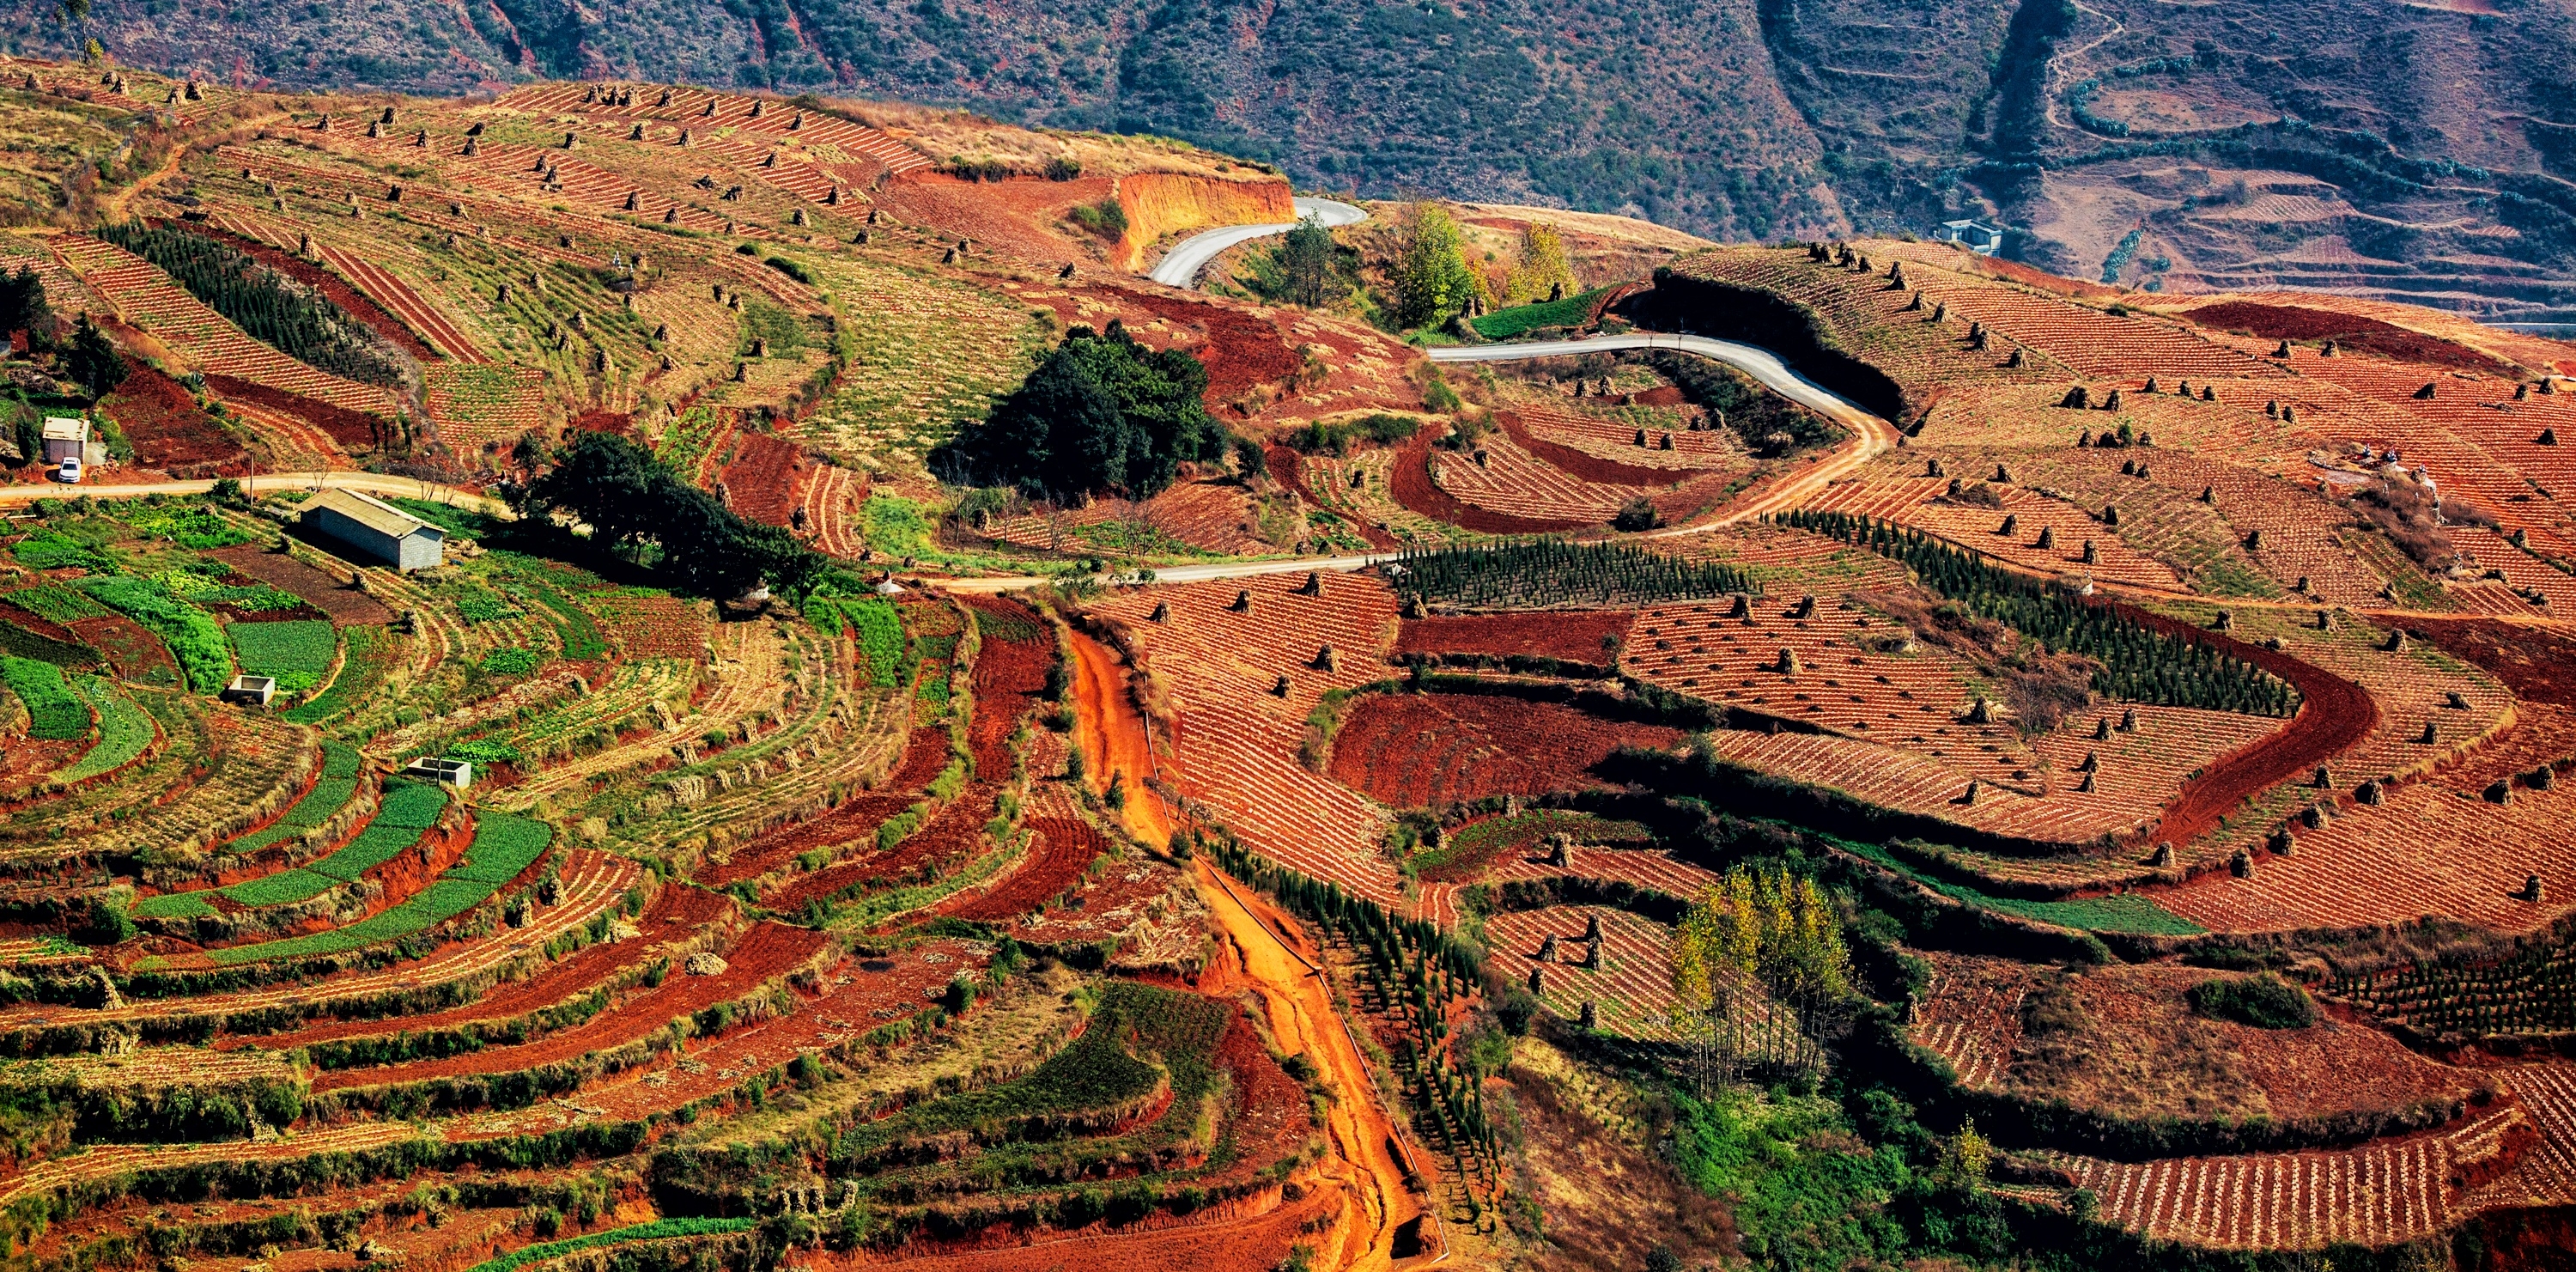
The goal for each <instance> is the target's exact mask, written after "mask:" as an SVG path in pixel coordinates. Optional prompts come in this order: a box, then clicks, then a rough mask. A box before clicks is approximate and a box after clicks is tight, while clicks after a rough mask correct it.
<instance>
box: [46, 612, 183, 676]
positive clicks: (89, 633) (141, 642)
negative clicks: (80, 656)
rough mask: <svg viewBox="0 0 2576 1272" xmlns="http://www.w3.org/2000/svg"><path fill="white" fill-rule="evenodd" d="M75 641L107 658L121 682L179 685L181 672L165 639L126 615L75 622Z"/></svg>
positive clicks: (84, 619) (79, 619)
mask: <svg viewBox="0 0 2576 1272" xmlns="http://www.w3.org/2000/svg"><path fill="white" fill-rule="evenodd" d="M72 631H73V633H74V637H73V638H74V639H75V640H77V641H79V642H80V643H81V644H84V645H87V646H89V647H90V648H92V649H95V650H97V651H99V652H100V653H102V654H105V655H107V661H108V665H109V666H112V667H114V668H116V677H117V679H119V680H131V681H135V682H136V683H138V684H147V685H167V686H170V687H173V688H176V687H177V686H178V684H179V668H178V665H177V664H176V663H173V662H171V661H170V651H169V649H168V648H167V647H166V646H164V645H162V643H161V638H160V637H158V636H155V635H153V634H152V633H151V632H149V631H147V630H145V629H144V626H143V624H141V623H138V622H135V621H134V620H133V619H130V618H127V617H125V616H124V615H122V614H109V615H105V616H103V617H99V618H78V619H74V620H72Z"/></svg>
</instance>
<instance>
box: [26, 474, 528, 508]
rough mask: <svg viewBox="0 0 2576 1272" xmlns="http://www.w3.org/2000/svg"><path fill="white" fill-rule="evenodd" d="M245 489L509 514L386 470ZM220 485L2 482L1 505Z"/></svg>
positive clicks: (299, 477) (268, 481)
mask: <svg viewBox="0 0 2576 1272" xmlns="http://www.w3.org/2000/svg"><path fill="white" fill-rule="evenodd" d="M228 480H232V481H237V482H240V483H241V488H242V493H244V494H252V495H256V494H260V493H263V492H267V491H278V490H358V491H364V492H366V493H368V494H371V495H396V496H400V497H401V498H404V499H427V500H431V501H433V502H437V503H443V504H453V505H455V506H457V507H459V508H470V509H473V510H474V511H477V512H484V513H490V514H492V515H495V516H503V517H506V516H508V515H510V510H509V508H508V507H506V506H505V505H503V504H502V503H501V501H500V500H498V499H491V498H487V497H485V496H483V495H481V494H478V493H476V492H474V491H471V490H467V489H465V488H463V487H461V486H443V485H440V484H439V483H437V482H434V481H415V480H413V479H412V478H409V477H387V476H384V475H383V474H381V473H360V472H307V473H261V474H260V475H258V476H256V477H235V478H230V479H228ZM214 488H215V483H214V482H213V481H211V480H198V481H146V482H127V483H121V484H113V485H100V486H92V485H78V486H64V485H58V484H55V483H52V482H47V483H45V484H44V485H40V486H0V504H11V503H28V502H32V501H34V500H38V499H78V498H80V497H81V496H83V495H87V496H89V497H90V498H93V499H140V498H142V497H143V496H145V495H202V494H205V493H207V492H208V491H211V490H213V489H214Z"/></svg>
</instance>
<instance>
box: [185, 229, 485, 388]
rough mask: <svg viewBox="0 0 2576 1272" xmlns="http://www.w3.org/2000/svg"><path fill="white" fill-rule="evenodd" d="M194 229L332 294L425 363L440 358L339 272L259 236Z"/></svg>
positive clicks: (336, 301)
mask: <svg viewBox="0 0 2576 1272" xmlns="http://www.w3.org/2000/svg"><path fill="white" fill-rule="evenodd" d="M191 229H192V231H193V232H194V233H198V234H203V235H205V236H206V237H208V238H211V239H221V240H222V241H223V243H224V245H225V246H227V247H230V248H233V249H234V250H236V251H239V252H242V253H244V254H245V255H248V256H249V257H251V258H252V259H253V260H256V261H258V262H259V263H260V264H262V265H266V266H267V267H269V268H270V269H273V270H276V271H277V272H278V273H281V274H284V275H286V276H287V277H289V278H292V279H294V280H295V281H297V282H299V283H302V284H304V285H305V286H307V287H310V288H312V289H313V290H315V291H318V292H320V293H322V294H323V295H325V296H328V297H330V298H331V303H333V304H335V305H338V306H339V307H341V308H342V309H346V310H348V311H349V316H350V317H352V318H355V319H357V320H358V321H360V322H362V323H365V324H367V326H369V327H370V328H373V329H374V330H375V332H376V334H377V335H380V336H383V337H384V338H385V339H387V340H390V341H393V342H394V343H395V344H398V345H401V346H402V348H403V352H405V353H408V354H410V355H411V356H413V357H415V358H418V359H420V360H422V361H424V362H435V361H437V360H438V350H436V349H432V348H430V347H429V343H428V342H427V341H425V340H422V339H421V338H420V337H419V336H418V335H417V334H415V333H414V332H413V331H412V329H411V328H409V327H407V326H404V325H403V322H402V320H401V319H399V318H396V317H394V316H393V315H392V314H389V313H386V312H385V311H384V310H383V309H382V308H381V307H379V306H378V305H377V304H376V302H374V301H372V300H369V299H367V297H366V296H365V295H364V294H362V293H361V292H359V291H358V289H356V288H354V287H351V286H350V285H349V284H348V283H347V282H346V281H345V280H343V279H342V278H341V277H340V276H339V275H337V274H334V273H332V272H331V271H329V270H327V269H324V268H322V267H321V266H319V265H316V264H314V263H313V262H311V261H308V260H305V259H303V258H301V257H298V256H296V255H294V254H293V253H290V252H281V251H279V250H277V249H276V248H273V247H270V246H269V245H268V244H266V243H262V242H260V241H259V240H257V239H248V238H243V237H242V236H241V235H238V234H234V233H230V232H228V231H225V230H217V229H210V228H207V227H204V226H194V227H191Z"/></svg>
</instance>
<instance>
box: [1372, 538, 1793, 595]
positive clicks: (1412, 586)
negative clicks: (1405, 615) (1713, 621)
mask: <svg viewBox="0 0 2576 1272" xmlns="http://www.w3.org/2000/svg"><path fill="white" fill-rule="evenodd" d="M1397 564H1398V565H1400V566H1401V567H1402V571H1401V572H1400V573H1396V572H1395V571H1390V573H1395V580H1394V582H1395V587H1396V590H1397V591H1399V592H1402V593H1404V594H1406V595H1407V596H1417V597H1420V598H1422V599H1423V600H1425V601H1439V602H1445V603H1448V604H1453V605H1472V606H1501V607H1520V608H1529V609H1541V608H1545V607H1548V606H1551V605H1565V604H1570V603H1575V602H1583V603H1587V604H1600V605H1640V604H1646V603H1649V602H1653V601H1674V600H1687V599H1690V598H1692V597H1700V596H1724V595H1726V594H1728V593H1730V592H1750V591H1753V590H1755V589H1754V588H1753V585H1752V584H1751V582H1749V581H1748V580H1747V579H1746V578H1745V577H1744V575H1743V573H1742V572H1741V571H1738V570H1736V569H1734V568H1733V567H1730V566H1724V565H1716V564H1712V563H1708V562H1702V561H1682V560H1677V559H1675V558H1672V557H1667V556H1657V555H1655V554H1654V553H1652V552H1647V551H1644V550H1642V549H1639V548H1632V547H1628V546H1625V545H1623V544H1615V543H1566V542H1563V541H1561V540H1556V539H1531V540H1526V541H1523V542H1518V543H1508V544H1504V545H1502V546H1500V547H1491V548H1431V549H1416V550H1413V551H1409V552H1406V553H1405V554H1404V556H1403V557H1402V558H1400V559H1399V560H1398V561H1397Z"/></svg>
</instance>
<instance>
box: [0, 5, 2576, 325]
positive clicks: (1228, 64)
mask: <svg viewBox="0 0 2576 1272" xmlns="http://www.w3.org/2000/svg"><path fill="white" fill-rule="evenodd" d="M308 10H309V11H308ZM2568 16H2569V15H2568V6H2567V4H2566V3H2564V2H2563V0H2505V2H2504V3H2502V4H2495V5H2490V4H2488V3H2486V2H2485V0H2458V3H2455V4H2447V5H2436V4H2398V3H2390V2H2389V0H2315V2H2313V3H2305V4H2299V5H2288V6H2273V7H2269V8H2258V9H2253V10H2238V9H2235V8H2226V9H2221V8H2219V7H2215V6H2193V5H2172V4H2149V3H2145V2H2144V0H2105V3H2102V4H2098V5H2085V6H2080V7H2079V6H2075V5H2071V4H2066V3H2064V0H2027V2H2026V3H2022V4H2018V5H2016V4H2012V3H2004V2H2000V0H1980V2H1978V3H1971V4H1966V5H1947V6H1940V7H1934V6H1931V5H1928V4H1907V5H1890V4H1884V3H1871V4H1859V3H1855V2H1854V0H1753V2H1752V3H1746V2H1745V0H1727V2H1726V3H1720V4H1714V5H1703V4H1689V5H1685V4H1682V3H1679V2H1678V0H1644V2H1642V3H1634V4H1625V5H1615V6H1614V5H1611V4H1609V3H1607V0H1585V2H1583V3H1576V4H1570V5H1539V4H1535V3H1530V2H1529V0H1494V2H1492V3H1480V4H1473V5H1460V6H1457V7H1455V8H1451V7H1448V6H1440V5H1432V6H1404V5H1380V4H1375V3H1370V2H1368V0H1316V2H1315V3H1309V4H1302V5H1294V6H1265V5H1244V4H1217V5H1201V6H1181V5H1153V4H1145V3H1140V2H1137V0H1101V2H1100V3H1096V4H1091V5H1084V6H1057V5H1037V4H1031V3H1027V2H1026V0H1004V2H1002V3H997V4H992V5H984V6H971V7H970V6H952V5H945V4H942V3H939V0H925V2H924V3H920V4H915V5H905V6H875V5H859V4H856V3H852V2H851V0H759V2H758V3H749V4H746V3H741V2H740V0H731V2H727V3H719V2H718V0H675V2H674V3H668V4H659V5H653V6H649V7H619V6H604V7H596V8H594V7H589V6H578V5H573V4H569V3H566V2H565V0H495V2H494V3H492V4H488V5H480V6H456V5H447V4H439V3H430V2H429V0H391V2H390V3H387V4H383V5H379V6H374V7H372V8H370V9H369V10H367V11H365V12H355V11H345V12H344V11H339V10H331V11H325V10H324V9H323V8H322V7H321V6H305V5H300V4H291V3H287V2H286V0H239V2H238V3H234V4H232V5H230V6H228V7H227V8H225V9H223V10H220V11H215V12H210V13H199V12H193V11H183V9H182V8H181V6H178V5H176V4H174V3H172V0H102V2H101V3H100V4H99V5H98V6H97V9H96V16H95V18H94V20H93V27H92V29H93V30H94V32H95V34H97V35H98V36H99V37H100V38H101V40H102V41H103V43H104V44H105V45H106V47H107V48H108V49H109V50H110V51H111V52H112V53H113V54H114V55H116V56H118V57H121V58H124V59H127V60H131V61H135V62H138V63H141V64H145V65H150V66H155V67H160V68H168V69H180V70H191V71H194V72H196V73H199V74H203V75H207V76H210V77H219V78H223V79H228V80H234V81H236V82H239V83H244V84H250V85H255V86H256V85H272V84H273V85H275V86H279V87H295V88H307V87H328V88H334V89H347V88H350V87H354V86H365V85H374V86H382V87H387V88H399V89H404V90H409V91H427V92H450V93H453V92H465V91H472V90H475V89H478V88H483V89H492V90H499V89H505V88H506V87H508V86H509V85H511V84H514V83H518V82H523V81H525V80H528V79H532V78H538V77H563V78H605V77H611V76H618V77H628V78H648V79H671V80H681V81H692V82H699V83H707V84H713V85H718V86H724V87H737V88H765V89H778V90H786V91H794V90H799V89H811V90H817V91H824V92H839V93H847V94H851V95H866V96H873V97H883V98H896V99H903V100H911V101H938V102H952V103H957V104H962V105H968V106H971V107H973V108H975V109H977V110H981V111H986V112H989V113H992V114H995V115H997V116H1000V117H1004V118H1008V119H1012V120H1015V121H1019V122H1027V123H1038V122H1044V123H1048V124H1053V125H1057V126H1070V127H1082V128H1099V129H1107V130H1119V131H1153V132H1158V133H1164V134H1168V135H1172V136H1178V137H1185V138H1188V139H1191V140H1193V141H1198V142H1201V143H1204V144H1208V145H1212V146H1216V147H1219V148H1222V149H1226V150H1229V151H1231V152H1233V153H1238V154H1247V155H1251V156H1255V157H1259V158H1266V159H1270V160H1273V161H1275V162H1278V163H1279V164H1281V165H1282V166H1283V167H1284V168H1285V169H1286V170H1287V171H1288V172H1289V173H1290V174H1291V175H1292V176H1293V177H1294V178H1296V179H1297V180H1298V181H1299V182H1300V183H1302V184H1308V185H1316V186H1324V187H1331V188H1339V189H1350V190H1356V191H1358V192H1360V193H1363V194H1369V195H1388V194H1393V193H1396V192H1398V191H1399V190H1409V189H1412V190H1426V191H1429V192H1433V193H1439V194H1444V195H1448V196H1452V197H1458V198H1469V199H1480V200H1491V201H1506V202H1529V203H1542V204H1551V205H1554V204H1563V205H1567V206H1571V207H1578V208H1587V209H1595V210H1604V211H1611V210H1625V211H1630V212H1632V213H1639V214H1643V215H1646V216H1649V217H1651V218H1653V219H1656V220H1659V221H1663V222H1665V223H1668V224H1673V225H1678V226H1681V227H1684V228H1688V229H1691V230H1693V231H1696V232H1700V233H1706V234H1711V235H1714V236H1717V237H1721V238H1755V239H1776V238H1778V237H1781V236H1784V235H1808V236H1814V235H1828V234H1845V233H1851V232H1878V233H1887V232H1901V231H1905V230H1914V231H1918V232H1919V231H1921V230H1923V229H1925V228H1927V227H1928V226H1930V225H1931V224H1932V223H1934V222H1936V221H1938V220H1940V219H1942V218H1944V217H1947V216H1956V215H1967V214H1973V215H1981V216H1990V217H1996V218H2000V219H2002V220H2003V221H2005V222H2006V223H2007V224H2010V225H2012V226H2014V227H2015V228H2018V229H2023V230H2026V231H2028V233H2027V234H2026V235H2022V236H2017V240H2016V243H2015V247H2014V249H2013V250H2015V251H2017V252H2019V253H2021V254H2024V255H2026V256H2027V257H2029V258H2030V259H2032V260H2033V261H2035V262H2037V263H2042V264H2045V265H2048V266H2050V267H2051V268H2053V269H2056V270H2058V271H2060V272H2064V273H2071V274H2077V275H2081V276H2085V277H2091V276H2094V275H2097V274H2102V273H2109V274H2112V275H2114V276H2116V277H2118V278H2120V279H2121V280H2122V281H2125V282H2130V283H2133V284H2135V283H2144V282H2157V283H2160V284H2161V285H2162V286H2164V287H2167V288H2171V289H2176V290H2216V289H2248V288H2256V287H2262V286H2273V285H2291V286H2311V287H2328V288H2333V289H2337V290H2345V291H2356V292H2362V293H2366V294H2371V295H2376V296H2381V297H2388V298H2412V299H2418V300H2422V301H2425V302H2428V303H2433V304H2438V305H2444V306H2447V307H2454V308H2470V309H2478V310H2485V311H2493V312H2498V313H2511V314H2519V315H2523V316H2528V317H2546V316H2548V311H2558V312H2560V313H2564V312H2566V311H2569V310H2570V309H2571V308H2576V276H2571V274H2570V272H2569V271H2568V269H2567V267H2566V266H2565V264H2564V260H2565V259H2566V253H2565V251H2564V249H2565V247H2566V246H2567V245H2568V244H2569V243H2570V242H2571V241H2576V190H2571V189H2570V187H2569V186H2568V179H2569V178H2570V177H2571V176H2576V142H2571V140H2570V138H2571V137H2576V118H2570V117H2567V116H2566V103H2567V102H2568V101H2570V100H2576V92H2571V85H2570V84H2569V83H2568V75H2569V72H2568V71H2567V70H2566V69H2565V68H2566V67H2567V66H2568V65H2570V64H2571V63H2570V59H2569V58H2568V57H2567V56H2566V53H2567V51H2568V44H2569V41H2570V38H2571V37H2570V35H2569V31H2570V29H2571V27H2570V24H2569V23H2568V21H2567V20H2566V19H2567V17H2568ZM0 22H5V29H7V30H8V32H9V34H10V35H11V36H12V37H14V38H15V39H16V40H18V41H19V42H21V44H22V45H23V46H26V47H31V48H39V49H42V48H68V47H69V46H70V45H71V44H73V43H76V37H77V34H78V33H76V32H71V31H67V30H66V29H64V28H62V27H60V26H59V25H55V24H51V23H50V22H48V21H44V20H39V19H38V18H36V17H32V16H28V15H26V14H19V15H13V16H12V17H10V18H7V19H5V20H0ZM281 31H282V32H284V33H285V38H283V39H279V38H277V33H279V32H281ZM2133 235H2134V236H2133Z"/></svg>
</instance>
